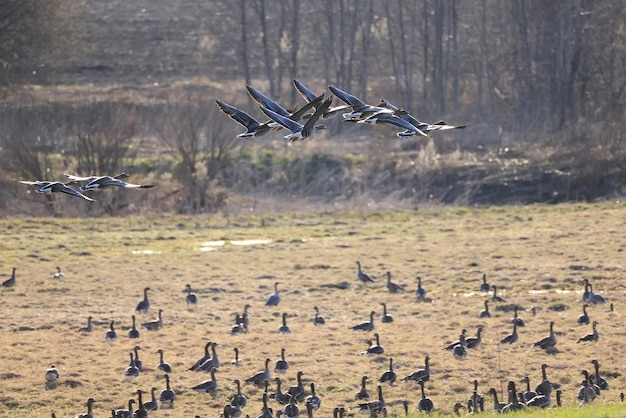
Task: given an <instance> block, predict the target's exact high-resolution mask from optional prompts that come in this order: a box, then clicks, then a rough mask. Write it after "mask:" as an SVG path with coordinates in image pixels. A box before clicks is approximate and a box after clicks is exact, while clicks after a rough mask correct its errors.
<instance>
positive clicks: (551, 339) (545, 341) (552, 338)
mask: <svg viewBox="0 0 626 418" xmlns="http://www.w3.org/2000/svg"><path fill="white" fill-rule="evenodd" d="M555 345H556V334H555V333H554V321H550V334H549V335H548V336H547V337H545V338H542V339H541V340H539V341H537V342H536V343H534V344H533V347H541V348H542V349H544V350H545V349H547V348H550V347H554V346H555Z"/></svg>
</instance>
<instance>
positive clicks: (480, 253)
mask: <svg viewBox="0 0 626 418" xmlns="http://www.w3.org/2000/svg"><path fill="white" fill-rule="evenodd" d="M625 220H626V206H624V204H623V203H615V202H612V203H603V204H594V205H559V206H549V207H548V206H531V207H497V208H485V209H467V208H425V209H420V210H419V211H415V212H404V211H402V212H400V211H393V212H392V211H390V212H383V213H362V214H355V213H351V214H310V215H309V214H293V215H264V216H261V215H250V216H247V217H244V216H242V217H230V218H228V219H226V218H222V217H219V216H215V217H189V218H183V217H150V218H113V219H88V218H83V219H39V218H38V219H30V218H28V219H2V220H0V231H2V232H1V235H0V238H1V239H0V254H2V256H1V257H0V278H1V279H2V280H5V279H7V278H8V277H9V276H10V273H11V268H12V267H17V284H16V286H15V287H13V288H0V300H1V302H2V303H1V305H0V349H1V352H2V361H0V389H1V390H0V416H11V417H26V416H29V417H35V416H41V417H46V416H49V415H50V412H52V411H54V412H56V414H57V416H58V417H63V416H74V415H75V414H77V413H79V412H84V411H85V409H86V408H85V406H84V405H85V402H86V400H87V398H89V397H93V398H94V399H95V401H96V402H95V404H94V414H95V416H100V417H105V416H110V410H111V409H112V408H122V407H126V405H127V403H128V399H129V398H131V397H134V392H135V391H136V390H137V389H142V390H144V391H149V390H150V388H151V387H152V386H155V387H157V388H158V389H159V390H158V391H157V396H158V393H159V392H160V391H161V390H162V389H164V387H165V381H164V379H163V377H162V373H161V372H160V371H158V370H157V369H156V366H157V364H158V354H156V351H157V349H159V348H162V349H163V350H164V352H165V361H167V362H169V363H170V364H171V365H172V368H173V369H174V370H173V372H172V373H171V381H172V388H173V389H174V390H175V391H176V393H177V399H176V402H175V406H174V409H172V410H168V409H164V410H159V411H157V412H154V413H151V416H162V417H182V416H187V417H189V416H194V415H200V416H202V417H212V416H217V414H218V413H219V411H220V410H221V408H222V406H223V405H224V404H225V403H226V401H227V399H228V398H229V397H230V396H231V395H232V394H233V393H234V390H235V385H234V384H233V380H234V379H241V380H244V379H246V378H248V377H249V376H251V375H252V374H254V373H255V372H257V371H260V370H261V369H262V368H263V363H264V360H265V358H270V359H271V360H272V362H271V363H270V367H271V368H272V370H273V364H274V362H275V361H276V360H277V359H279V358H280V351H281V348H282V347H285V348H286V358H287V360H288V361H289V363H290V368H289V370H288V371H287V372H286V373H284V374H281V375H280V377H281V378H282V379H283V381H284V383H283V386H284V387H285V386H287V387H288V386H291V385H295V383H296V373H297V372H298V371H302V372H303V373H304V375H303V378H304V380H305V384H308V383H309V382H315V384H316V387H317V392H318V394H319V395H320V396H321V398H322V407H321V409H320V410H319V411H317V412H316V414H315V415H316V416H320V417H328V416H331V415H332V410H333V408H334V407H336V406H338V405H344V406H345V407H347V408H351V409H352V411H355V410H356V407H357V404H358V403H357V402H355V400H354V396H355V393H356V392H357V391H358V390H359V388H360V380H361V377H362V376H363V375H367V376H369V378H370V379H369V383H368V389H369V391H370V392H371V393H372V396H373V397H375V396H376V385H377V380H378V378H379V377H380V376H381V374H382V373H383V372H384V371H386V370H387V369H388V362H389V358H390V357H392V358H393V360H394V366H395V367H394V368H395V370H396V371H397V373H398V376H399V379H401V378H402V377H404V376H406V375H408V374H410V373H411V372H412V371H413V370H415V369H417V368H421V367H423V362H424V356H426V355H429V356H430V357H431V367H432V376H431V378H430V380H429V381H428V382H427V384H426V394H427V396H429V397H430V398H431V399H432V400H433V401H434V403H435V408H436V409H437V411H439V412H440V413H451V412H452V409H453V405H454V404H455V403H456V402H462V403H466V401H467V399H468V398H469V396H470V394H471V391H472V388H473V385H472V383H471V382H472V381H473V380H474V379H477V380H478V382H479V391H480V392H482V393H483V394H486V392H487V391H488V389H489V388H490V387H494V388H496V389H497V391H498V394H499V396H500V398H501V399H502V396H503V393H502V391H503V389H504V388H505V387H506V383H507V381H508V380H513V381H515V382H516V384H517V387H518V389H520V390H523V384H522V382H521V380H522V378H523V377H524V376H529V378H530V382H531V385H532V386H533V388H534V386H535V385H537V384H538V383H539V382H540V379H541V364H542V363H547V364H548V365H549V366H550V367H549V369H548V377H549V379H550V380H551V381H552V382H553V384H555V385H558V386H560V388H561V389H562V391H563V403H564V406H566V407H567V406H575V405H577V403H578V402H577V401H576V395H577V393H578V388H579V387H580V382H581V378H582V375H581V370H583V369H586V370H590V371H591V370H592V369H593V366H592V365H591V364H590V361H591V360H592V359H597V360H598V361H599V362H600V365H601V374H602V375H603V376H604V377H605V378H606V379H607V380H608V382H609V387H610V389H609V390H608V391H605V392H603V393H602V395H601V396H600V397H599V398H598V399H597V400H596V402H595V404H596V405H606V407H603V408H596V407H595V406H594V407H585V408H582V409H576V411H574V410H569V411H568V412H556V411H553V412H551V413H550V414H548V415H546V416H551V417H552V416H553V417H564V416H568V417H570V416H580V417H583V416H584V417H589V416H620V415H624V413H625V411H626V409H625V407H624V405H623V404H622V405H616V404H617V403H619V394H620V392H622V391H624V389H625V388H626V376H625V375H626V360H625V359H626V346H625V345H624V341H625V336H626V329H624V323H623V313H622V310H623V309H624V308H623V307H624V305H625V304H624V299H625V298H626V294H625V291H626V281H625V276H626V264H625V261H624V260H625V258H624V249H625V248H626V222H625ZM357 260H360V261H361V263H362V265H363V269H364V271H365V272H367V273H368V274H370V275H372V276H374V277H375V279H376V282H375V283H374V284H368V285H363V284H361V283H359V282H358V281H357V278H356V261H357ZM57 265H58V266H60V267H61V268H62V271H63V273H64V275H65V278H64V279H63V280H56V279H53V278H52V275H53V273H54V272H55V267H56V266H57ZM387 271H389V272H391V274H392V279H393V280H394V281H395V282H396V283H400V284H403V285H405V286H406V289H407V291H406V292H405V293H398V294H391V293H389V292H388V290H387V288H386V286H385V274H386V272H387ZM483 273H486V274H487V280H488V281H489V282H490V283H491V284H492V285H493V284H497V285H498V286H499V289H498V294H499V295H500V296H502V297H503V298H504V299H505V302H504V303H493V304H492V306H491V312H492V317H491V318H485V319H481V318H479V317H478V315H479V312H480V311H481V310H482V309H483V303H484V300H485V299H487V298H489V297H490V295H486V294H481V293H480V292H479V291H478V287H479V285H480V282H481V277H482V274H483ZM417 276H421V277H422V280H423V286H424V288H425V289H426V290H427V291H428V294H427V299H426V300H425V301H418V300H417V299H416V297H415V289H416V283H417V282H416V277H417ZM584 278H587V279H589V280H590V281H591V282H592V283H593V286H594V291H595V292H597V293H601V294H602V295H604V296H605V297H607V298H608V299H609V301H610V302H613V304H614V309H615V310H614V311H613V312H610V311H609V306H608V305H595V306H591V307H589V310H588V311H589V314H590V316H591V319H592V320H597V321H598V322H599V325H598V330H599V333H600V340H599V341H598V342H596V343H579V344H577V343H576V340H577V339H578V338H579V337H581V336H582V335H584V334H587V333H589V332H590V331H591V327H590V326H579V325H577V323H576V318H577V317H578V315H580V314H581V313H582V310H581V309H582V301H581V296H582V290H583V286H582V280H583V279H584ZM274 282H280V285H279V289H280V290H281V296H282V300H281V302H280V304H279V305H278V306H276V307H266V306H264V301H265V299H266V297H267V296H268V295H269V294H271V293H273V284H274ZM187 283H189V284H191V286H192V288H193V290H194V291H195V292H196V293H197V295H198V297H199V299H200V301H199V303H198V306H197V307H196V308H195V309H189V308H188V307H187V305H186V303H185V293H184V292H183V290H184V287H185V285H186V284H187ZM145 286H150V287H151V289H152V291H151V293H150V294H149V296H150V300H151V304H152V307H151V309H150V311H149V312H148V313H147V314H143V313H137V316H138V322H139V323H142V322H145V321H147V320H152V319H153V318H155V317H156V312H157V310H158V309H163V317H164V326H163V328H162V329H161V330H159V331H147V330H145V329H141V338H140V339H138V340H131V339H128V338H127V337H126V334H127V332H128V329H129V328H130V323H131V315H132V314H133V313H135V312H134V309H135V306H136V304H137V302H139V301H140V300H141V298H142V290H143V288H144V287H145ZM381 302H385V303H386V304H387V307H388V310H389V313H390V314H392V315H393V316H394V319H395V320H394V322H393V323H390V324H382V323H381V322H380V313H381V312H382V307H381V305H380V303H381ZM245 304H250V305H251V306H252V307H251V308H250V331H249V332H248V333H247V334H243V335H236V336H233V335H230V329H231V326H232V325H233V321H234V316H235V314H236V313H240V312H242V311H243V307H244V305H245ZM512 304H517V305H519V306H521V307H522V308H523V310H521V311H520V316H521V317H522V318H523V319H524V320H525V321H526V327H524V328H521V329H520V330H519V333H520V338H519V341H518V343H516V344H513V345H511V346H502V345H500V344H499V341H500V339H502V338H503V337H504V336H506V335H507V334H509V333H510V332H511V325H510V323H509V319H510V318H511V316H512V312H511V311H507V310H506V307H508V306H509V305H512ZM314 306H318V307H319V309H320V314H321V315H323V316H324V317H325V318H326V322H327V324H326V325H325V326H319V327H315V326H314V325H313V323H312V321H311V320H312V318H313V314H314V310H313V307H314ZM533 307H534V308H535V312H536V315H534V316H533V315H532V313H531V308H533ZM371 310H375V311H376V312H378V315H377V316H376V317H375V323H376V325H375V332H378V333H379V334H380V338H381V344H382V345H383V346H384V349H385V352H384V354H381V355H376V356H366V355H361V354H359V353H361V352H362V351H364V350H365V349H366V348H367V346H368V345H367V340H368V339H371V338H372V333H357V332H353V331H350V330H349V328H350V327H351V326H353V325H356V324H358V323H360V322H362V321H365V320H367V319H368V315H369V312H370V311H371ZM283 312H285V313H287V314H288V325H289V326H290V328H291V334H289V335H283V334H278V333H276V330H277V329H278V327H279V326H280V325H281V315H282V313H283ZM90 315H91V316H93V318H94V325H95V329H94V331H93V332H92V333H81V332H79V328H80V327H83V326H85V324H86V318H87V317H88V316H90ZM111 320H115V321H116V323H117V324H118V326H117V327H116V328H117V330H118V333H119V335H120V338H119V339H118V340H117V341H116V342H111V343H110V342H107V341H105V332H106V331H107V329H108V324H109V322H110V321H111ZM551 320H554V321H555V322H556V325H555V331H556V332H557V335H558V343H557V349H558V352H557V353H555V354H547V353H545V352H544V351H542V350H540V349H536V348H533V347H531V344H532V343H533V342H535V341H537V340H539V339H541V338H543V337H544V336H546V335H547V333H548V324H549V322H550V321H551ZM478 326H484V335H483V342H482V344H481V345H480V346H479V347H478V348H477V349H474V350H470V351H469V354H468V356H467V357H466V358H465V359H462V360H457V359H455V358H454V357H453V356H452V354H451V353H450V352H448V351H445V350H443V349H442V348H443V347H444V346H445V345H446V344H447V343H449V342H451V341H453V340H456V339H458V337H459V333H460V331H461V329H462V328H467V329H468V331H469V334H470V335H472V336H473V335H474V334H475V330H476V328H477V327H478ZM208 341H214V342H217V343H218V346H217V352H218V355H219V357H220V360H221V361H222V366H220V368H219V370H218V372H217V375H216V376H217V380H218V385H219V388H218V392H217V394H216V395H210V394H202V393H197V392H194V391H192V390H191V389H190V388H191V387H192V386H193V385H195V384H197V383H199V382H201V381H202V380H205V379H208V378H209V375H208V374H206V373H197V372H191V371H188V370H187V369H188V368H189V367H190V366H191V365H192V364H193V363H194V362H195V360H196V359H197V358H199V357H200V356H201V355H202V354H203V350H204V345H205V344H206V342H208ZM135 345H139V346H140V347H141V351H140V352H139V354H140V358H141V359H142V360H143V363H144V370H143V371H142V373H141V374H140V375H139V377H137V378H127V377H124V370H125V368H126V367H127V365H128V353H129V352H130V351H131V350H132V349H133V347H134V346H135ZM235 347H237V348H238V349H239V351H240V356H241V357H242V358H243V362H242V363H241V364H240V365H239V366H235V365H232V364H230V362H231V360H232V359H233V348H235ZM51 365H55V366H56V367H57V368H58V369H59V372H60V375H61V376H60V378H59V383H58V386H57V388H56V389H54V390H46V388H45V379H44V373H45V370H46V369H47V368H48V367H50V366H51ZM276 375H277V374H276V373H274V372H273V371H272V377H274V376H276ZM399 379H398V380H399ZM271 386H272V387H271V391H273V390H274V385H273V384H272V385H271ZM262 392H263V389H262V388H257V387H254V386H251V385H244V386H243V393H244V394H245V395H246V396H248V398H249V403H248V406H247V407H246V408H245V409H244V414H246V413H247V414H249V415H250V416H252V417H255V416H258V415H259V414H260V407H261V401H260V399H261V394H262ZM383 392H384V396H385V400H386V401H387V402H388V403H393V401H398V400H402V399H406V400H408V401H409V402H410V405H409V410H410V411H411V413H415V412H416V405H417V402H418V400H419V396H420V395H419V387H418V386H417V385H416V384H414V383H411V382H400V381H398V382H396V384H395V385H393V386H389V385H384V387H383ZM147 398H148V399H144V400H149V396H147ZM486 405H487V406H491V399H490V398H488V399H487V402H486ZM270 406H271V407H273V408H274V409H276V408H278V405H277V404H276V403H275V402H274V401H271V402H270ZM389 410H390V413H392V414H394V413H397V414H403V412H402V406H401V405H399V404H394V405H392V406H390V408H389Z"/></svg>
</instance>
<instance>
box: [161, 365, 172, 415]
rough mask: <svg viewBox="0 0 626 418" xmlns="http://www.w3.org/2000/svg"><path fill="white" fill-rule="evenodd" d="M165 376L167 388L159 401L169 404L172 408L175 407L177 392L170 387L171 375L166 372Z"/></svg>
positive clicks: (162, 392)
mask: <svg viewBox="0 0 626 418" xmlns="http://www.w3.org/2000/svg"><path fill="white" fill-rule="evenodd" d="M163 377H165V389H163V390H162V391H161V393H160V395H159V402H161V404H168V405H170V407H171V408H174V400H175V399H176V393H175V392H174V391H173V390H172V388H171V387H170V375H169V374H167V373H165V374H164V375H163Z"/></svg>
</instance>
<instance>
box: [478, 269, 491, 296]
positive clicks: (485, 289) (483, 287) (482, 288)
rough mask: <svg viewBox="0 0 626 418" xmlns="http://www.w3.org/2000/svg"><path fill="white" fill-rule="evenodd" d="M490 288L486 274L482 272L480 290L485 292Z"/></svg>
mask: <svg viewBox="0 0 626 418" xmlns="http://www.w3.org/2000/svg"><path fill="white" fill-rule="evenodd" d="M490 290H491V286H489V283H487V274H485V273H483V282H482V283H481V284H480V291H481V292H485V293H487V292H489V291H490Z"/></svg>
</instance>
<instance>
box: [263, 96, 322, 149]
mask: <svg viewBox="0 0 626 418" xmlns="http://www.w3.org/2000/svg"><path fill="white" fill-rule="evenodd" d="M332 101H333V99H332V98H328V99H326V100H324V103H322V104H321V106H320V107H319V108H317V109H316V110H315V113H313V115H312V116H311V117H310V118H309V119H308V120H307V121H306V122H305V123H304V125H301V124H300V123H298V122H296V121H294V120H292V119H290V118H287V117H284V116H282V115H279V114H278V113H276V112H274V111H272V110H270V109H268V108H265V107H261V111H262V112H263V113H265V115H266V116H268V117H269V118H270V119H272V120H273V121H274V122H276V123H278V124H280V125H282V126H284V127H285V128H287V129H289V130H290V131H291V133H289V134H287V135H285V136H284V138H285V139H286V140H288V141H289V142H294V141H303V140H305V139H306V138H308V137H310V136H312V135H313V134H314V133H315V132H316V131H317V130H318V129H326V127H325V126H324V125H316V123H317V120H318V119H319V118H320V117H321V116H322V115H323V114H324V112H325V111H326V110H328V108H329V107H330V104H331V103H332Z"/></svg>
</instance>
